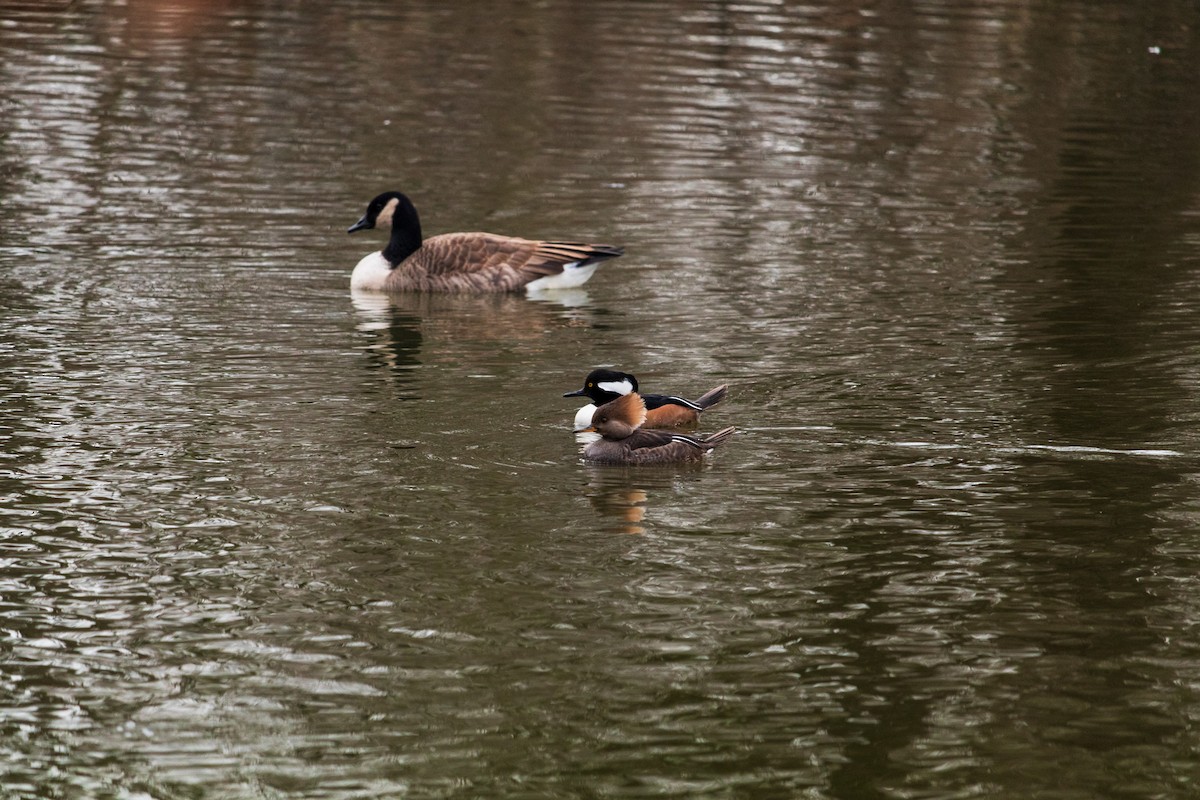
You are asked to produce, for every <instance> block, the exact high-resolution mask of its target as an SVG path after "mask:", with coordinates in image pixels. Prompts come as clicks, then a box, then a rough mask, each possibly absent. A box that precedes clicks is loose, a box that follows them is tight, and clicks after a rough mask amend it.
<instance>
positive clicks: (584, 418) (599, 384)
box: [563, 369, 729, 431]
mask: <svg viewBox="0 0 1200 800" xmlns="http://www.w3.org/2000/svg"><path fill="white" fill-rule="evenodd" d="M728 388H729V387H728V386H727V385H726V384H721V385H720V386H718V387H717V388H715V389H710V390H709V391H707V392H705V393H704V394H702V395H701V396H700V397H699V399H697V400H688V399H686V398H684V397H680V396H678V395H673V394H643V395H642V401H643V402H645V404H646V421H645V422H644V423H643V424H644V426H645V427H647V428H680V427H684V426H688V425H695V424H696V423H697V422H699V421H700V414H701V412H703V411H704V410H706V409H708V408H711V407H712V406H715V405H716V404H717V403H719V402H721V401H722V400H724V399H725V394H726V392H727V390H728ZM637 391H638V381H637V378H635V377H634V376H633V375H630V374H629V373H628V372H621V371H619V370H615V369H594V370H592V371H591V372H589V373H588V376H587V377H586V378H584V379H583V388H582V389H576V390H575V391H573V392H567V393H566V394H564V395H563V397H586V398H588V399H589V400H591V401H592V402H591V403H590V404H589V405H586V406H584V407H583V408H581V409H579V411H577V412H576V413H575V430H577V431H581V430H583V429H584V428H587V427H588V426H590V425H591V424H592V414H593V413H594V412H595V410H596V408H597V406H602V405H604V404H605V403H610V402H612V401H613V400H616V399H617V398H618V397H620V396H621V395H624V394H629V393H630V392H637Z"/></svg>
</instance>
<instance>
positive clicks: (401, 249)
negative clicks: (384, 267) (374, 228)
mask: <svg viewBox="0 0 1200 800" xmlns="http://www.w3.org/2000/svg"><path fill="white" fill-rule="evenodd" d="M420 246H421V219H420V217H418V216H417V209H416V208H415V207H414V206H413V204H412V203H410V202H409V201H408V198H404V199H403V200H401V201H400V204H399V205H398V206H397V207H396V210H395V212H394V213H393V214H392V235H391V238H390V239H388V244H387V247H385V248H384V249H383V257H384V258H386V259H387V260H388V263H389V264H391V265H392V266H393V267H394V266H396V265H397V264H399V263H400V262H401V261H403V260H404V259H406V258H408V257H409V256H411V255H412V254H413V253H415V252H417V249H418V248H420Z"/></svg>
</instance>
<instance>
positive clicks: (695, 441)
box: [583, 392, 734, 464]
mask: <svg viewBox="0 0 1200 800" xmlns="http://www.w3.org/2000/svg"><path fill="white" fill-rule="evenodd" d="M645 419H646V404H645V403H643V402H642V398H641V397H640V396H639V395H638V393H637V392H630V393H629V394H624V395H621V396H620V397H618V398H617V399H616V400H613V401H611V402H609V403H605V404H604V405H602V406H600V407H599V408H597V409H596V413H595V414H593V415H592V427H593V428H595V429H596V432H597V433H599V434H600V438H599V439H598V440H596V441H594V442H592V443H591V444H589V445H588V446H587V447H586V448H584V451H583V457H584V458H586V459H587V460H588V461H595V462H597V463H600V464H672V463H679V462H685V461H700V460H701V459H703V458H704V455H705V453H709V452H711V451H712V450H713V449H714V448H715V447H716V446H717V445H719V444H721V443H722V442H724V441H725V440H726V439H728V438H729V437H730V436H732V435H733V433H734V428H732V427H730V428H725V429H724V430H721V431H718V432H716V433H714V434H712V435H711V436H706V437H705V438H703V439H700V438H697V437H695V436H685V435H684V434H682V433H669V432H667V431H652V430H646V429H645V428H642V427H640V426H641V424H642V422H643V421H645Z"/></svg>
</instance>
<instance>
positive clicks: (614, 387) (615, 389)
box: [596, 378, 633, 394]
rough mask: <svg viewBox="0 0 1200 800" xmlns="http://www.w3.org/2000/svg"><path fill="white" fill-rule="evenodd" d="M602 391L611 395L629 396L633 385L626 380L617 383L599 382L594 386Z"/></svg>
mask: <svg viewBox="0 0 1200 800" xmlns="http://www.w3.org/2000/svg"><path fill="white" fill-rule="evenodd" d="M596 385H597V386H599V387H600V388H601V389H602V390H603V391H606V392H612V393H613V394H629V393H630V392H632V391H633V384H632V383H630V382H629V379H628V378H623V379H621V380H619V381H601V382H600V383H598V384H596Z"/></svg>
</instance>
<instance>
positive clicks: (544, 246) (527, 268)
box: [346, 192, 625, 292]
mask: <svg viewBox="0 0 1200 800" xmlns="http://www.w3.org/2000/svg"><path fill="white" fill-rule="evenodd" d="M374 227H380V228H391V229H392V234H391V239H390V240H389V241H388V245H387V247H385V248H383V250H381V251H379V252H377V253H371V254H370V255H368V256H365V257H364V258H363V259H362V260H361V261H359V262H358V266H356V267H355V268H354V273H353V274H352V275H351V276H350V288H351V289H363V290H367V291H375V292H513V291H517V290H518V289H525V290H527V291H538V290H540V289H572V288H575V287H577V286H581V285H583V283H584V282H586V281H587V279H588V278H590V277H592V273H593V272H595V271H596V267H597V266H598V265H599V264H600V262H601V261H605V260H607V259H610V258H616V257H617V256H619V255H621V254H622V253H624V252H625V250H624V248H621V247H612V246H610V245H606V244H579V243H576V242H542V241H532V240H529V239H518V238H516V237H513V236H498V235H496V234H493V233H444V234H442V235H440V236H431V237H429V238H428V239H422V238H421V221H420V218H419V217H418V216H417V209H416V207H414V206H413V204H412V201H411V200H409V199H408V198H407V197H405V196H404V195H403V194H401V193H400V192H384V193H383V194H381V195H379V196H378V197H376V198H375V199H374V200H372V201H371V203H370V205H368V206H367V213H366V214H363V217H362V219H360V220H359V221H358V222H356V223H354V224H353V225H351V226H350V229H349V230H347V231H346V232H347V233H354V232H355V231H359V230H362V229H363V228H374Z"/></svg>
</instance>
